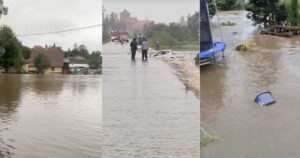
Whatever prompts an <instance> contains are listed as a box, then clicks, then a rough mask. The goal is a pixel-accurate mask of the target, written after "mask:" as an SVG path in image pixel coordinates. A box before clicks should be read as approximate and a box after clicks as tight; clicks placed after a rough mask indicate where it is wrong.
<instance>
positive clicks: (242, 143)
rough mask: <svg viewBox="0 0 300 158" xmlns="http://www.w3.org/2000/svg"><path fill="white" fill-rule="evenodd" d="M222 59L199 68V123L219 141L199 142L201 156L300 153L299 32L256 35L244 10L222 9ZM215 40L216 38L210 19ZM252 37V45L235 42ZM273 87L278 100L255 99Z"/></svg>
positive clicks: (227, 157)
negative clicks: (249, 47)
mask: <svg viewBox="0 0 300 158" xmlns="http://www.w3.org/2000/svg"><path fill="white" fill-rule="evenodd" d="M220 20H221V22H226V21H227V20H230V21H231V22H234V23H236V25H235V26H224V27H222V33H223V37H224V41H225V42H226V44H227V50H226V57H225V62H221V63H220V64H218V65H215V66H209V67H204V68H201V79H200V81H201V82H200V87H201V90H200V91H201V92H200V100H201V126H202V127H204V128H205V129H206V130H207V132H209V133H210V134H211V135H213V136H215V137H216V138H217V141H215V142H213V143H211V144H208V145H207V146H204V147H202V148H201V158H220V157H222V158H238V157H243V158H253V157H272V158H277V157H278V158H282V157H298V155H300V151H299V150H298V149H299V148H300V137H299V133H300V124H299V121H300V106H299V102H300V97H299V94H300V85H299V81H300V74H299V72H300V64H299V62H300V53H299V52H300V38H299V37H295V38H283V37H276V36H269V35H260V34H258V33H257V32H256V31H255V28H254V27H253V26H251V24H252V22H251V21H250V20H248V19H247V18H246V12H244V11H234V12H224V13H221V15H220ZM213 23H214V24H213V25H214V27H213V31H214V37H215V40H218V39H220V35H219V32H218V31H219V30H218V29H217V27H216V19H214V20H213ZM248 40H253V41H255V43H256V45H257V46H256V47H254V48H253V49H252V50H251V51H249V52H245V53H239V52H237V51H235V50H234V48H235V47H236V46H237V45H239V44H241V43H242V42H245V41H248ZM262 91H271V92H272V93H273V95H274V97H275V99H276V101H277V103H276V104H273V105H270V106H267V107H262V106H260V105H257V104H256V103H255V102H254V98H255V97H256V95H257V94H258V93H259V92H262Z"/></svg>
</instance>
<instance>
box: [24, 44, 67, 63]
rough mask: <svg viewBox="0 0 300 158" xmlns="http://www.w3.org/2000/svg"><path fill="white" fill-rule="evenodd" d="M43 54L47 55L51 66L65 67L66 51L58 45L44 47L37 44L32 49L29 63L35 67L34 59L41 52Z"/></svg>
mask: <svg viewBox="0 0 300 158" xmlns="http://www.w3.org/2000/svg"><path fill="white" fill-rule="evenodd" d="M39 53H41V54H43V55H45V56H46V57H47V59H48V60H49V62H50V65H51V67H63V65H64V53H63V52H62V50H61V49H59V48H57V47H51V48H43V47H41V46H35V47H34V48H33V49H32V52H31V55H30V58H29V59H28V63H29V66H30V67H34V59H35V57H36V56H37V55H38V54H39Z"/></svg>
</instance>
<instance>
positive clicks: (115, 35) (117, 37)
mask: <svg viewBox="0 0 300 158" xmlns="http://www.w3.org/2000/svg"><path fill="white" fill-rule="evenodd" d="M110 40H111V41H112V42H113V41H115V40H118V41H119V40H120V33H119V32H116V31H112V32H111V33H110Z"/></svg>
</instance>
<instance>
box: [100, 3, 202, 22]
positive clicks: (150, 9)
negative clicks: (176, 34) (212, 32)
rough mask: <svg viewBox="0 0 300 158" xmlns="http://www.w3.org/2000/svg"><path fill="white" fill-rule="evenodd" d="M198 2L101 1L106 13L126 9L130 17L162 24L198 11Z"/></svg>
mask: <svg viewBox="0 0 300 158" xmlns="http://www.w3.org/2000/svg"><path fill="white" fill-rule="evenodd" d="M199 2H200V1H199V0H149V1H146V0H103V5H104V7H105V8H106V10H107V11H106V13H110V12H111V11H114V12H118V13H119V12H121V11H123V10H124V9H127V10H128V11H129V12H130V13H131V16H134V17H138V19H140V20H144V19H146V18H147V17H148V19H149V20H153V21H155V22H162V23H170V22H174V21H176V22H178V21H179V20H180V17H181V16H185V17H186V16H187V15H188V14H193V13H195V11H199V5H200V4H199Z"/></svg>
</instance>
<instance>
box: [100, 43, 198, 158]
mask: <svg viewBox="0 0 300 158" xmlns="http://www.w3.org/2000/svg"><path fill="white" fill-rule="evenodd" d="M103 62H104V63H103V105H104V106H103V123H104V124H103V133H104V145H103V157H109V158H132V157H136V158H149V157H152V158H196V157H199V156H200V151H199V148H200V143H199V142H200V132H199V131H200V109H199V99H198V98H197V97H196V96H195V95H194V93H193V92H190V91H186V89H185V86H184V85H183V83H182V82H181V81H180V80H179V79H178V78H177V76H176V75H175V74H174V70H172V69H171V68H170V66H169V65H167V64H165V63H163V62H162V61H160V60H155V59H152V58H149V61H148V62H142V60H141V55H140V53H137V59H136V62H131V61H130V47H129V45H128V44H125V45H123V46H122V45H120V44H119V43H108V44H106V45H104V47H103Z"/></svg>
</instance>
